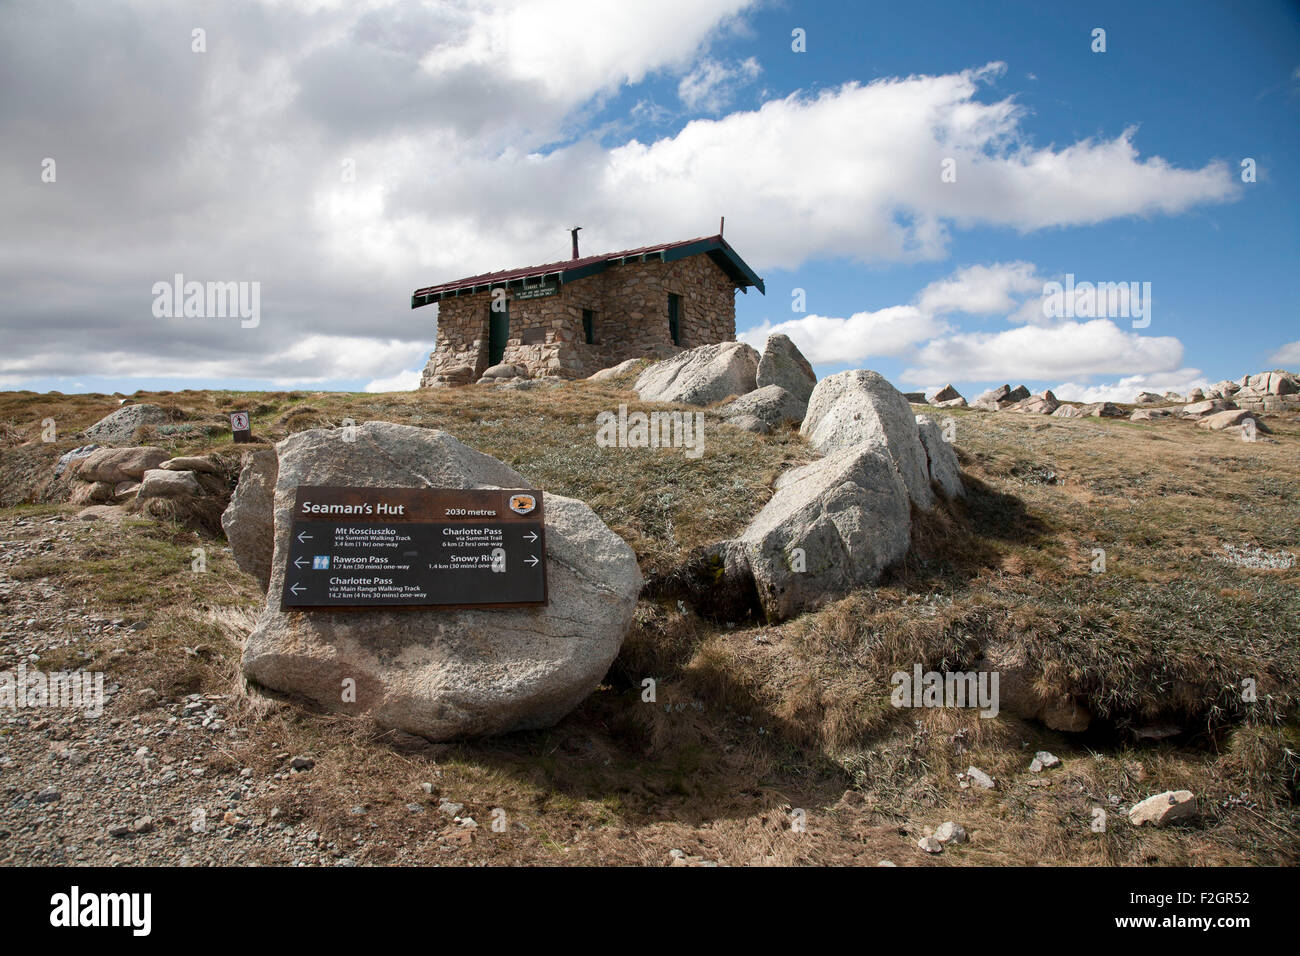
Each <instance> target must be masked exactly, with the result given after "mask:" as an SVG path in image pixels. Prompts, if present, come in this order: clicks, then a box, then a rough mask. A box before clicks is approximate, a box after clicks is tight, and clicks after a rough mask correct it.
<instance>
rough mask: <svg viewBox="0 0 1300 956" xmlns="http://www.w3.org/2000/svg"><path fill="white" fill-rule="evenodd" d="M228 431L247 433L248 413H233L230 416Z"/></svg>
mask: <svg viewBox="0 0 1300 956" xmlns="http://www.w3.org/2000/svg"><path fill="white" fill-rule="evenodd" d="M230 430H231V431H232V432H246V431H248V412H235V413H234V414H233V415H231V416H230Z"/></svg>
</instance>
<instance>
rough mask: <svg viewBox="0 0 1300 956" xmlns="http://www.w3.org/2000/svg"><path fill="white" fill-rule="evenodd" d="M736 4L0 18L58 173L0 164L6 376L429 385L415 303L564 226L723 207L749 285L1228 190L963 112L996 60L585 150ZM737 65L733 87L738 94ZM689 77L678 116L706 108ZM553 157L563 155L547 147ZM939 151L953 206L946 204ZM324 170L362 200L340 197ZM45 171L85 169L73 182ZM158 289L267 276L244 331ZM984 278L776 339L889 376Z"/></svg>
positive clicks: (998, 103) (228, 7) (10, 9)
mask: <svg viewBox="0 0 1300 956" xmlns="http://www.w3.org/2000/svg"><path fill="white" fill-rule="evenodd" d="M750 5H751V4H749V3H747V2H745V0H662V2H659V3H656V4H654V5H651V6H649V7H646V6H643V5H635V4H631V5H629V4H608V3H605V2H598V0H581V2H580V3H578V4H573V3H569V2H567V0H534V2H527V3H524V2H520V3H492V2H488V0H455V2H447V3H440V4H435V5H428V4H422V3H417V2H413V0H393V2H383V0H372V2H369V3H367V4H349V3H342V2H319V3H317V2H315V0H297V2H293V0H291V2H286V3H276V4H268V5H265V6H258V7H254V6H252V5H249V4H219V5H215V6H214V7H213V10H212V14H211V17H210V21H211V22H210V23H209V24H208V36H209V45H210V52H209V53H208V54H206V55H205V56H204V57H201V58H200V57H195V56H194V55H193V54H191V53H190V52H189V49H188V44H186V43H179V44H178V43H177V42H176V40H175V38H176V37H177V36H182V37H188V31H189V30H190V29H191V28H192V26H193V24H192V23H191V22H190V20H189V19H188V18H189V16H190V15H189V13H187V12H186V11H185V10H184V8H183V7H178V6H175V5H166V4H164V5H157V6H155V7H148V8H146V7H142V6H140V5H138V4H133V3H110V2H105V3H102V4H88V5H85V7H84V9H83V10H81V11H79V13H78V18H79V19H78V23H79V25H80V27H81V28H80V29H78V30H64V31H60V30H51V29H50V28H49V23H48V18H47V17H46V16H45V15H44V14H43V13H42V12H41V11H42V9H43V8H42V7H41V6H40V5H31V4H26V5H24V4H18V5H12V4H11V5H8V6H5V5H3V4H0V9H2V10H3V16H4V27H3V29H0V63H3V64H4V65H5V69H6V71H7V73H6V75H13V76H16V77H19V78H20V79H21V80H22V82H21V83H17V84H9V85H8V86H5V85H4V84H0V120H3V128H2V129H0V138H3V139H4V141H5V142H15V143H19V142H25V143H39V144H41V146H40V155H42V156H44V155H50V156H56V157H59V158H60V165H59V173H60V178H59V182H58V185H57V186H52V185H44V184H41V183H40V182H39V181H38V179H37V177H36V176H35V175H34V174H33V173H32V167H31V160H30V157H28V156H27V154H26V153H23V152H22V151H17V152H15V151H12V150H11V151H9V152H8V153H7V154H5V155H0V177H3V178H4V180H5V181H6V182H7V183H11V184H12V188H7V189H6V190H5V191H4V193H3V195H0V219H3V220H4V222H5V223H6V226H7V227H8V229H7V230H6V231H5V238H4V239H0V315H2V316H4V317H5V318H4V319H3V320H0V322H2V323H3V329H4V336H5V339H4V341H5V349H4V353H5V354H4V355H3V356H0V374H2V375H4V377H5V378H6V379H7V380H13V379H15V378H20V379H21V378H28V377H30V378H35V377H57V376H60V375H67V376H83V375H85V374H86V370H87V369H92V368H93V369H95V370H96V371H97V373H98V374H105V375H107V374H113V375H120V376H123V377H132V376H147V375H148V376H159V375H165V376H174V375H176V374H185V375H189V376H194V377H200V376H202V377H205V378H215V379H220V378H241V379H247V378H251V377H257V378H259V379H268V380H269V379H272V378H273V379H274V380H275V381H294V382H303V383H306V382H327V381H342V380H346V381H378V380H383V379H385V378H387V377H389V376H395V375H396V373H397V372H398V370H401V369H411V368H415V367H418V366H419V365H421V364H423V358H424V354H427V351H428V349H429V347H430V346H431V345H432V342H433V322H432V318H433V316H432V314H431V312H432V310H429V309H422V310H419V311H418V312H415V313H411V312H410V310H409V308H408V307H407V301H406V300H407V296H409V294H410V291H411V290H413V289H415V288H416V287H418V286H420V285H425V284H429V283H432V282H436V281H443V280H448V279H454V278H458V277H460V276H464V275H470V274H473V273H475V272H479V271H486V270H489V269H494V268H507V267H513V266H519V265H524V264H527V263H531V262H539V261H548V260H554V259H563V258H565V257H566V256H567V255H568V235H567V233H566V232H565V227H567V226H569V225H572V224H575V223H579V222H580V223H582V224H583V225H585V226H586V227H587V229H586V231H584V233H583V234H582V237H583V242H584V248H585V249H587V250H589V251H599V250H613V249H618V248H625V247H630V246H638V245H642V244H644V243H647V242H654V241H661V240H668V239H673V238H679V237H686V236H692V235H700V234H704V233H708V232H711V231H713V229H715V228H716V223H717V221H718V220H717V217H718V215H720V214H725V215H726V216H727V220H728V238H729V239H730V240H731V241H732V242H733V244H734V245H735V246H736V248H737V249H738V250H740V251H741V253H742V255H744V256H745V259H746V261H748V262H750V263H751V264H752V265H754V266H756V267H758V268H759V269H760V270H762V269H763V268H764V267H773V268H775V267H780V268H786V269H789V268H794V267H796V266H798V265H799V264H800V263H802V262H805V261H808V260H811V259H815V258H842V257H844V256H846V255H847V256H851V257H852V258H854V259H856V260H860V261H864V262H891V261H912V260H916V259H921V258H929V259H934V258H940V257H942V256H944V255H945V254H946V249H947V243H948V236H949V233H950V231H951V230H955V229H971V228H979V227H983V226H988V225H994V226H1009V227H1012V228H1016V229H1036V228H1042V227H1048V226H1070V225H1079V224H1087V223H1092V222H1099V221H1102V220H1104V219H1107V218H1114V217H1118V216H1133V215H1148V214H1152V213H1158V212H1162V213H1177V212H1181V211H1184V210H1186V209H1188V208H1191V207H1193V206H1195V205H1196V204H1198V203H1205V202H1214V201H1221V200H1226V199H1229V198H1232V197H1233V196H1234V195H1235V190H1236V189H1237V186H1235V185H1234V182H1233V177H1232V176H1231V175H1230V171H1229V170H1228V169H1227V168H1226V167H1224V166H1222V165H1220V164H1214V163H1211V164H1208V165H1206V166H1204V167H1202V168H1199V169H1179V168H1175V167H1172V166H1170V165H1169V164H1168V163H1165V162H1164V161H1163V160H1160V159H1158V158H1149V157H1147V158H1144V157H1141V156H1139V155H1138V153H1137V151H1136V149H1135V147H1134V145H1133V140H1134V136H1133V134H1132V133H1131V132H1129V131H1126V132H1125V133H1124V134H1122V135H1121V136H1119V137H1117V138H1116V139H1114V140H1109V141H1107V140H1098V141H1093V140H1088V141H1084V142H1081V143H1076V144H1073V145H1066V146H1064V147H1061V148H1058V147H1055V146H1047V147H1042V148H1033V147H1031V146H1029V145H1026V142H1025V138H1026V136H1025V132H1024V130H1023V129H1022V125H1021V124H1022V120H1023V118H1024V113H1023V111H1022V110H1021V108H1020V107H1019V106H1018V104H1017V103H1016V102H1015V100H1014V98H1012V97H1004V98H1002V99H996V100H993V101H992V102H985V101H983V100H982V99H981V97H986V96H987V86H986V81H987V80H989V79H990V78H992V77H993V76H995V75H998V74H999V73H1000V72H1001V69H1002V68H1001V67H1000V66H999V65H996V64H993V65H990V66H987V67H981V68H977V69H970V70H966V71H962V72H959V73H952V74H946V75H940V76H909V77H906V78H892V79H890V78H887V79H881V80H878V81H875V82H872V83H869V84H865V85H864V84H860V83H848V84H844V85H842V86H839V87H835V88H831V89H827V90H824V91H822V92H819V93H816V94H805V93H803V92H797V93H794V94H792V95H789V96H786V97H785V98H783V99H778V100H772V101H769V102H767V103H765V104H764V105H763V106H761V107H760V108H758V109H754V110H746V111H739V112H735V113H732V114H730V115H726V116H723V117H721V118H717V119H696V120H694V121H692V122H690V123H689V124H687V125H686V126H685V127H684V128H682V129H680V130H679V131H678V132H676V134H675V135H673V136H670V137H665V138H662V139H658V140H656V141H654V142H648V143H642V142H639V141H635V140H633V141H629V142H623V143H622V144H621V145H618V146H616V147H614V148H606V147H605V146H604V145H603V143H604V142H605V140H604V139H602V138H600V137H598V136H597V135H595V134H594V133H593V122H601V123H602V125H601V126H600V127H598V128H600V129H604V128H605V126H604V125H603V120H605V119H608V117H602V116H601V115H600V113H601V111H602V109H603V108H604V106H605V105H606V104H608V103H609V102H611V101H612V96H611V94H613V93H614V92H615V91H617V90H620V89H622V88H624V87H626V86H627V85H629V84H635V83H637V82H639V81H640V80H642V79H644V78H646V77H648V76H651V75H670V76H673V77H678V76H681V75H686V74H688V73H690V72H692V71H693V70H695V69H696V68H697V67H699V66H700V64H701V62H702V59H707V58H708V57H709V55H710V54H709V51H710V46H711V43H712V42H713V40H714V38H716V37H717V36H719V35H720V34H721V33H723V32H724V31H726V30H728V29H729V28H730V27H731V26H732V25H733V24H734V22H735V18H736V16H737V15H738V14H739V13H741V12H743V11H744V10H745V9H747V7H749V6H750ZM305 12H309V13H310V15H304V13H305ZM575 25H580V28H575ZM87 35H93V36H95V37H96V38H97V41H98V42H96V43H92V44H89V45H87V44H85V43H84V42H83V41H82V38H83V37H84V36H87ZM200 61H201V62H200ZM728 64H729V65H727V66H725V67H724V69H725V70H729V71H732V72H738V77H737V79H738V80H744V79H745V78H746V75H747V73H748V74H754V73H756V70H757V63H756V62H755V63H754V64H753V65H751V66H746V65H745V64H744V62H743V61H742V62H741V63H740V64H737V63H736V62H735V61H728ZM707 74H708V71H707V70H705V71H704V72H703V73H701V74H700V76H699V80H698V82H697V84H696V85H695V86H692V87H690V89H691V93H690V94H689V95H697V94H698V95H699V96H700V97H704V98H707V95H708V94H707V92H706V91H707V90H715V91H716V90H720V89H721V88H722V87H724V86H725V85H726V83H725V82H721V83H714V82H711V81H710V79H709V77H708V75H707ZM23 89H36V90H40V91H42V95H41V96H40V97H31V96H24V95H22V93H21V91H22V90H23ZM14 91H17V92H14ZM640 92H644V91H635V92H634V95H636V94H639V93H640ZM6 94H8V95H6ZM700 102H701V103H703V102H704V99H701V100H700ZM649 109H650V107H642V111H643V113H644V112H645V111H646V110H649ZM126 115H130V116H137V117H146V118H148V131H147V133H148V135H128V132H129V131H126V128H125V127H123V125H122V119H121V117H122V116H126ZM619 119H626V117H619ZM1102 120H1104V117H1093V118H1092V119H1090V120H1088V122H1098V121H1102ZM136 132H137V133H138V132H139V131H138V130H137V131H136ZM558 142H563V143H566V144H569V145H565V146H564V147H563V148H558V149H550V150H549V151H547V150H548V147H550V146H553V145H554V144H556V143H558ZM33 148H35V147H33ZM65 156H67V157H69V160H64V159H63V157H65ZM86 156H93V157H94V162H93V163H92V164H90V165H89V166H86V165H85V163H84V157H86ZM949 156H951V157H953V158H956V159H957V161H958V181H957V182H956V183H942V182H940V178H939V167H940V162H941V160H942V159H943V158H945V157H949ZM344 159H353V160H355V170H356V180H355V182H343V181H342V180H341V177H340V165H341V162H342V161H343V160H344ZM68 162H71V163H72V166H71V168H72V169H78V168H80V169H81V170H82V171H81V172H79V173H78V174H77V175H76V176H75V177H70V175H69V173H68V172H67V170H69V168H70V167H69V166H68V165H66V163H68ZM196 203H198V205H197V206H196ZM178 210H180V211H184V210H190V211H191V212H178ZM194 215H201V216H202V220H203V228H202V229H196V228H195V227H194V222H195V221H196V220H194V219H193V216H194ZM11 237H18V238H11ZM106 250H107V251H106ZM250 264H253V265H252V266H250ZM1016 265H1017V264H1015V263H1012V264H1011V267H1015V266H1016ZM987 268H989V269H996V268H997V267H996V266H990V267H987ZM250 269H252V270H254V271H253V272H252V273H251V274H250ZM176 272H184V273H186V275H187V276H192V277H193V278H196V279H198V280H200V281H207V280H227V279H234V280H244V279H251V280H256V281H260V282H261V284H262V289H263V300H262V302H263V317H264V318H263V322H262V324H261V326H260V328H259V329H258V330H256V332H257V334H256V336H255V337H250V336H249V335H248V334H246V333H245V332H244V331H242V330H240V329H238V328H237V326H236V325H234V324H227V325H224V326H219V325H214V324H211V323H189V324H181V323H168V322H159V321H158V320H156V319H154V318H153V317H152V316H151V315H150V313H149V296H148V290H149V288H150V286H151V284H152V283H153V282H155V281H157V280H160V279H166V278H169V277H170V276H171V275H172V274H174V273H176ZM985 279H986V280H987V281H984V282H981V281H979V279H978V276H977V275H976V274H975V273H972V274H971V275H969V276H967V277H966V280H965V281H966V282H967V283H968V285H969V289H968V290H967V291H966V292H964V293H963V292H961V291H960V290H957V289H953V290H948V292H947V293H946V294H947V295H948V300H947V304H945V302H944V300H943V290H932V292H931V299H930V300H929V301H928V302H926V303H925V307H926V308H930V309H932V310H933V311H931V312H928V313H927V312H926V311H925V309H924V308H923V307H922V304H921V303H920V300H918V303H916V304H913V305H911V306H897V307H891V308H887V309H881V310H878V311H875V312H871V311H864V312H859V313H856V314H855V315H852V316H849V317H848V318H833V317H818V316H811V317H806V318H805V319H801V320H798V321H799V322H800V323H801V324H799V325H796V326H794V328H795V329H798V330H801V331H802V332H803V333H806V334H807V335H808V337H809V338H810V340H811V342H812V345H810V347H809V352H810V354H816V355H827V356H829V360H831V361H836V360H842V359H843V358H844V356H843V355H835V354H832V353H834V352H835V351H836V348H837V347H844V348H850V347H851V348H853V349H854V350H856V351H861V350H863V349H867V350H869V351H870V352H871V354H886V353H887V354H903V353H905V352H906V350H907V349H908V348H911V347H914V346H915V345H917V344H919V343H921V342H924V341H925V340H926V339H927V338H932V337H934V336H938V335H943V334H945V329H944V327H943V325H942V324H941V323H940V322H939V321H938V319H937V318H936V316H938V315H941V314H944V312H943V310H944V309H947V308H956V307H957V306H954V305H953V304H952V303H953V301H954V297H956V301H957V302H958V303H959V304H960V303H961V302H964V303H965V307H966V308H967V309H973V310H979V309H986V308H991V307H992V305H993V304H994V303H996V302H998V301H1000V300H999V295H1000V294H1005V295H1010V294H1011V293H1012V292H1014V291H1015V289H1016V288H1018V285H1017V284H1016V283H1017V281H1018V280H1016V279H1015V278H1014V276H1013V277H1011V278H1007V277H1004V276H988V277H985ZM999 281H1006V283H1007V284H1006V285H1004V286H1002V287H1001V293H1000V292H999V287H998V286H997V282H999ZM909 310H910V311H909ZM977 314H985V313H978V312H977ZM819 323H820V324H819ZM785 325H786V324H785V323H783V324H782V327H784V326H785ZM791 334H792V337H796V340H798V337H797V336H795V335H794V333H793V332H792V333H791ZM819 341H820V342H824V343H826V350H825V351H818V349H819V348H820V347H821V346H819V345H817V343H818V342H819ZM128 343H129V344H128ZM882 350H883V351H882ZM421 353H424V354H421ZM6 359H9V361H8V362H6ZM1116 374H1125V373H1116ZM946 377H947V376H935V377H934V378H933V379H927V380H929V381H939V380H940V379H941V378H946Z"/></svg>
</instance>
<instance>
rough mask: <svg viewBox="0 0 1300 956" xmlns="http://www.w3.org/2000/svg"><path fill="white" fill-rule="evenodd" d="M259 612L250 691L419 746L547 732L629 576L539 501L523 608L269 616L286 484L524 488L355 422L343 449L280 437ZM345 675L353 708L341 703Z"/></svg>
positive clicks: (622, 621)
mask: <svg viewBox="0 0 1300 956" xmlns="http://www.w3.org/2000/svg"><path fill="white" fill-rule="evenodd" d="M276 450H277V452H278V456H279V469H278V475H277V479H276V488H275V557H274V559H273V562H272V565H271V581H270V589H269V592H268V597H267V604H266V608H265V610H264V611H263V612H262V614H261V617H260V618H259V619H258V622H257V626H256V628H255V629H254V631H253V633H252V634H251V635H250V636H249V638H248V642H247V644H246V646H245V648H244V655H243V673H244V676H245V677H246V678H248V680H249V681H251V682H253V683H254V684H256V685H261V686H263V687H267V688H271V689H273V690H275V691H279V692H282V693H284V694H287V695H291V696H293V697H297V698H301V699H305V700H308V701H311V702H313V703H314V704H316V705H317V706H319V707H322V708H325V709H328V710H332V711H338V712H343V713H348V714H356V715H360V714H364V715H367V716H368V717H370V718H371V719H373V720H374V721H375V722H376V723H378V724H379V725H380V726H383V727H388V728H394V729H398V730H402V731H406V732H408V733H412V734H418V735H420V736H423V737H427V738H429V739H431V740H448V739H453V738H460V737H471V736H480V735H485V734H497V733H505V732H508V731H512V730H522V729H532V728H540V727H547V726H550V725H552V724H554V723H555V722H556V721H558V720H559V719H560V718H561V717H563V716H564V715H565V714H567V713H568V712H569V711H570V710H572V709H573V708H574V707H575V706H577V704H578V703H579V702H580V701H582V699H583V698H584V697H586V696H587V695H588V694H589V693H590V692H591V691H592V690H593V689H594V688H595V687H596V686H597V684H598V683H599V682H600V680H601V678H602V677H604V675H605V672H606V670H607V669H608V667H609V664H610V662H611V661H612V660H613V659H614V656H615V655H616V654H617V653H618V649H619V647H620V645H621V644H622V642H623V638H624V636H625V635H626V633H627V630H628V627H629V626H630V624H631V621H632V612H633V610H634V608H635V605H636V600H637V596H638V594H639V593H640V591H641V586H642V578H641V572H640V570H639V569H638V567H637V562H636V556H635V555H634V554H633V553H632V549H631V548H629V547H628V546H627V544H626V543H625V542H624V541H623V540H622V539H621V538H619V537H618V536H617V535H616V534H614V533H613V532H612V531H610V530H609V528H607V527H606V526H605V524H604V523H603V522H602V521H601V520H600V519H599V518H598V517H596V515H595V514H594V513H593V512H592V510H591V509H590V508H588V507H587V506H586V505H585V504H584V503H582V502H581V501H577V500H575V499H572V498H564V497H561V496H559V495H547V496H546V503H545V514H546V547H547V555H546V562H547V563H546V570H547V579H548V587H549V597H550V603H549V605H548V606H546V607H536V608H534V607H529V608H471V609H466V610H453V609H449V608H398V609H389V608H383V607H375V608H367V609H364V610H362V609H358V610H350V609H348V610H345V609H337V610H335V609H330V610H323V609H322V610H316V609H288V610H282V609H281V608H280V595H281V592H282V589H283V586H284V573H285V563H286V556H287V555H288V553H289V551H288V548H289V532H290V527H291V523H292V514H291V512H292V508H293V501H294V493H295V490H296V489H297V487H298V486H299V485H352V486H362V487H430V488H491V487H501V488H527V487H529V486H530V484H531V483H530V482H528V481H527V480H526V479H524V478H523V477H522V476H521V475H519V474H518V473H517V472H515V471H514V470H513V469H511V468H509V467H507V466H506V465H504V464H502V463H501V462H499V461H497V460H496V459H494V458H490V457H488V456H487V455H483V454H480V453H479V452H476V451H474V450H473V449H471V448H468V447H466V446H465V445H463V444H461V443H460V442H459V441H457V440H456V439H455V438H454V437H452V436H451V435H449V434H447V433H446V432H441V431H434V430H432V429H422V428H414V427H410V426H405V425H394V424H389V423H387V422H367V423H365V424H364V425H360V426H358V427H357V429H356V432H355V440H354V441H347V442H345V441H341V440H340V438H339V435H338V432H337V430H331V429H312V430H310V431H304V432H299V433H297V434H295V435H291V436H289V437H288V438H286V439H284V440H283V441H281V442H280V443H279V444H278V445H277V446H276ZM349 679H350V680H351V681H354V682H355V683H354V684H353V685H350V686H354V687H355V701H352V700H345V699H344V696H345V695H344V694H343V692H342V691H343V688H344V686H345V683H344V682H345V681H348V680H349Z"/></svg>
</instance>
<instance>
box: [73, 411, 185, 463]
mask: <svg viewBox="0 0 1300 956" xmlns="http://www.w3.org/2000/svg"><path fill="white" fill-rule="evenodd" d="M169 421H171V417H170V416H169V415H168V414H167V413H166V412H165V411H163V410H162V409H161V408H159V407H158V406H157V405H124V406H122V407H121V408H119V409H118V410H117V411H115V412H113V413H112V414H111V415H106V416H105V417H104V418H101V419H100V420H99V421H97V422H95V424H93V425H91V426H90V427H89V428H87V429H86V431H85V435H86V437H87V438H89V439H91V440H92V441H95V442H98V443H99V444H101V445H129V444H130V443H131V441H132V440H133V439H134V438H135V430H136V429H137V428H140V427H141V426H142V425H165V424H166V423H167V422H169ZM136 477H137V478H138V477H139V475H137V476H136Z"/></svg>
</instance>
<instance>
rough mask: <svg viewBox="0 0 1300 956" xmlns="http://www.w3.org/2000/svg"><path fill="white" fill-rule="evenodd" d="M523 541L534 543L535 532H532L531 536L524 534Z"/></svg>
mask: <svg viewBox="0 0 1300 956" xmlns="http://www.w3.org/2000/svg"><path fill="white" fill-rule="evenodd" d="M524 540H525V541H536V540H537V532H536V531H534V532H532V533H531V534H526V535H524Z"/></svg>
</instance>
